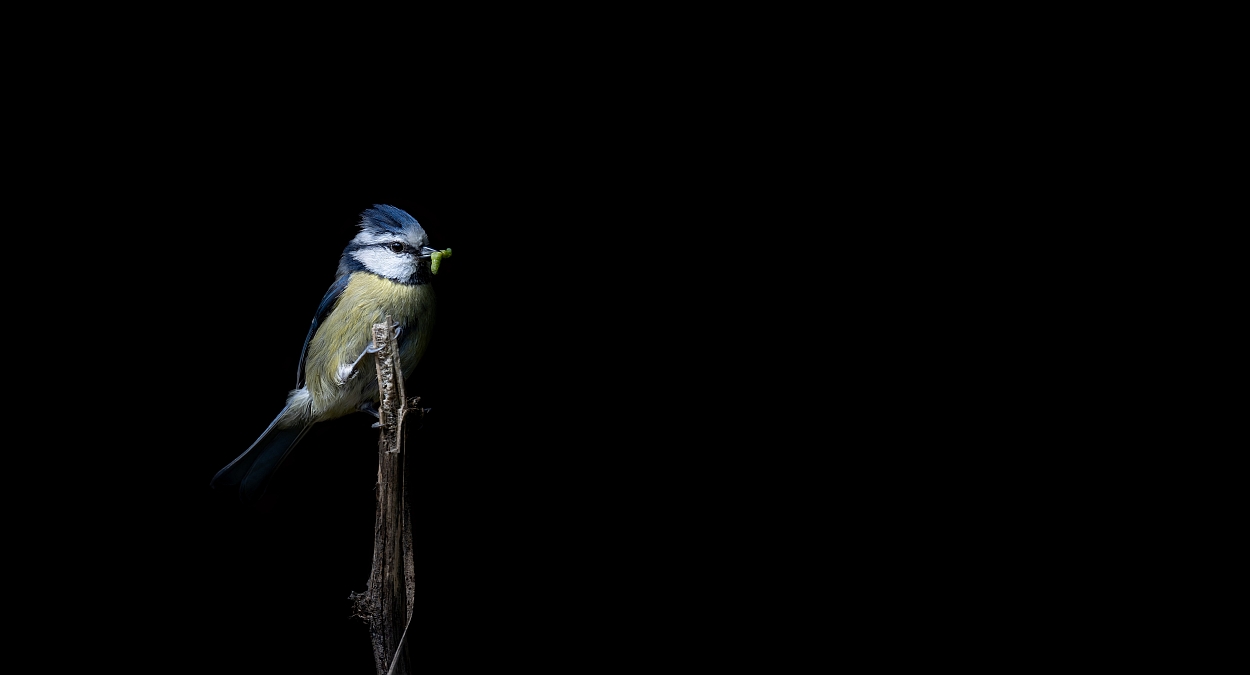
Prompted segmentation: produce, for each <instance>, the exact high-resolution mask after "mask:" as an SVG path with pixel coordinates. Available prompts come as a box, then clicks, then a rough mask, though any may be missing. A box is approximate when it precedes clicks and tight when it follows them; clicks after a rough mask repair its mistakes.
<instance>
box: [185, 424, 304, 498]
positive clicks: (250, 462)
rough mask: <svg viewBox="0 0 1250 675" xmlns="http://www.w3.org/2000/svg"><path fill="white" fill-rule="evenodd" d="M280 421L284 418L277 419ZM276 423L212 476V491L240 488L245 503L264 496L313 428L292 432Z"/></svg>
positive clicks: (270, 425)
mask: <svg viewBox="0 0 1250 675" xmlns="http://www.w3.org/2000/svg"><path fill="white" fill-rule="evenodd" d="M278 417H279V418H281V415H279V416H278ZM277 423H278V420H277V419H275V420H274V421H273V422H271V423H270V424H269V428H267V429H265V431H264V433H262V434H261V435H260V438H258V439H256V442H255V443H252V445H251V447H249V448H248V449H247V450H244V451H243V454H241V455H239V456H238V457H235V458H234V461H232V462H230V463H229V464H227V465H226V466H225V467H223V468H222V470H221V471H218V472H217V475H216V476H213V480H212V481H211V482H210V483H209V484H210V485H211V486H212V487H215V488H217V487H225V486H229V485H238V486H239V497H240V498H242V499H243V500H244V501H249V502H250V501H255V500H257V499H260V497H261V495H263V494H265V488H267V487H268V486H269V481H270V480H271V479H272V478H273V475H274V473H275V472H276V471H277V470H278V467H279V466H281V465H282V462H283V460H285V459H286V457H287V455H289V454H290V453H291V449H292V448H294V447H295V445H296V444H297V443H299V442H300V439H302V438H303V437H304V434H306V433H308V430H309V429H310V428H312V424H306V425H303V426H299V427H292V428H289V429H279V428H278V427H277Z"/></svg>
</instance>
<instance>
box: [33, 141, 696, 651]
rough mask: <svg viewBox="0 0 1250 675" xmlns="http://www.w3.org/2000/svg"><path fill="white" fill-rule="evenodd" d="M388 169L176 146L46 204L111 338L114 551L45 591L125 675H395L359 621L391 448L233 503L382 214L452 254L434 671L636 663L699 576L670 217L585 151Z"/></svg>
mask: <svg viewBox="0 0 1250 675" xmlns="http://www.w3.org/2000/svg"><path fill="white" fill-rule="evenodd" d="M376 151H377V152H378V153H379V155H378V157H380V158H382V159H386V160H387V161H384V162H383V161H379V162H377V163H372V164H371V163H370V161H369V158H368V157H365V158H361V159H356V158H354V157H352V156H342V157H339V156H331V154H332V153H329V152H328V151H326V154H325V155H324V156H323V155H322V154H320V152H317V153H308V154H304V153H299V152H294V153H292V152H291V151H290V149H289V148H286V149H283V150H281V151H278V150H273V151H267V150H266V149H264V148H260V149H258V148H256V147H254V146H252V145H247V144H234V143H229V142H224V143H223V144H221V145H216V144H213V143H205V144H196V145H194V146H189V147H188V146H178V147H173V148H170V149H169V150H168V151H166V150H162V149H155V150H154V149H151V148H150V147H149V148H147V149H145V150H144V152H143V153H142V154H141V159H142V167H143V168H141V169H136V168H134V167H135V165H134V164H130V165H125V166H123V165H121V164H115V163H112V162H111V161H109V160H112V159H116V158H117V157H119V156H121V154H124V153H122V152H121V151H120V149H118V148H110V149H109V151H108V152H104V153H88V156H94V157H95V160H92V161H88V162H87V163H86V164H84V165H81V166H80V167H79V168H78V169H77V170H75V171H69V172H65V171H58V172H55V173H52V174H49V176H50V177H51V176H54V177H55V178H54V179H53V178H49V181H37V182H41V183H43V187H45V188H46V187H49V185H48V183H49V182H51V183H55V184H54V185H52V187H55V188H68V187H71V186H72V188H73V189H69V190H64V191H60V192H58V193H57V194H56V196H55V197H53V198H51V199H50V200H46V201H45V202H44V203H45V204H47V205H48V208H47V210H46V211H44V212H43V213H41V214H40V215H39V217H42V218H43V219H44V222H45V223H53V222H60V223H61V225H60V226H59V227H60V229H59V230H58V227H55V226H47V225H45V226H44V231H45V232H58V231H59V232H61V233H63V234H61V235H59V236H66V237H70V239H69V240H67V241H59V240H58V239H59V236H58V235H55V234H54V235H52V236H49V237H47V238H46V239H47V245H48V246H50V247H51V250H54V251H58V252H63V251H62V246H63V245H72V246H78V247H79V248H78V249H75V252H76V254H78V255H81V256H82V257H83V259H84V260H85V261H87V263H88V264H87V265H84V267H83V268H82V269H85V270H88V272H85V273H83V274H82V277H83V278H82V279H80V285H79V286H78V287H79V288H80V289H81V291H82V294H83V296H84V297H85V298H86V299H87V301H86V302H85V303H83V304H81V305H78V306H73V307H70V308H67V310H66V311H65V316H66V318H68V319H69V321H70V323H71V324H72V325H79V324H80V323H81V322H87V321H89V322H90V325H92V326H93V327H94V328H93V333H94V334H93V335H91V345H92V347H93V356H94V357H95V358H94V359H93V360H91V361H89V362H85V363H82V364H76V369H75V370H74V378H75V380H74V381H75V382H77V383H78V384H79V386H80V387H81V390H82V391H83V392H84V401H85V405H84V409H83V412H82V415H81V416H80V418H78V419H76V420H74V421H72V422H68V423H67V424H66V427H67V428H66V429H65V430H64V434H63V435H62V438H63V440H64V441H65V443H66V447H71V448H73V449H72V451H71V452H69V453H66V455H65V456H64V457H63V459H64V461H65V462H67V463H72V464H71V466H72V467H73V475H74V476H75V477H77V478H80V479H81V488H80V489H79V490H77V492H76V498H75V499H76V501H75V502H74V503H75V504H76V506H78V507H79V508H75V510H74V512H75V531H76V532H80V533H81V534H82V541H84V542H86V545H85V546H78V545H77V544H75V545H74V546H71V547H70V548H71V550H73V551H75V552H76V553H75V557H73V558H72V559H71V560H68V561H66V560H58V562H55V563H48V568H45V569H44V571H43V573H44V574H47V573H48V572H47V569H52V568H55V569H56V570H58V572H57V573H56V574H55V576H56V577H57V578H58V579H61V580H63V582H64V583H66V584H71V585H73V584H76V586H75V588H76V589H77V590H76V591H74V592H75V594H81V595H82V596H83V597H85V598H87V599H88V600H87V601H86V602H85V603H84V607H85V608H86V609H85V625H84V629H85V631H86V634H87V636H88V639H89V641H90V643H91V644H93V645H98V646H97V647H94V648H93V649H95V650H96V653H97V654H98V656H99V658H100V659H101V660H103V661H105V662H128V660H129V659H131V658H132V657H133V656H134V655H135V654H137V653H142V654H145V657H144V658H145V659H152V660H153V663H170V662H173V661H172V660H177V659H188V660H190V661H191V662H193V664H194V665H195V666H196V667H197V668H199V669H200V670H201V671H203V672H232V673H239V674H242V673H252V672H283V673H286V672H290V673H357V672H359V673H370V672H372V668H373V661H372V648H371V644H370V641H369V633H368V627H367V625H366V624H365V623H364V622H363V621H360V620H359V619H355V618H352V617H351V603H350V601H349V599H348V596H349V594H351V593H353V592H362V591H364V590H365V585H366V581H367V579H368V575H369V571H370V564H371V560H372V543H373V525H374V509H375V502H374V492H373V490H374V485H375V482H376V470H377V432H376V430H374V429H371V428H370V425H371V424H372V423H373V421H374V419H373V418H372V417H369V416H367V415H364V414H358V415H352V416H348V417H346V418H341V419H338V420H334V421H330V422H326V423H322V424H319V425H317V426H316V427H314V428H313V430H312V431H311V432H310V433H309V434H308V435H307V436H306V437H305V439H304V440H303V441H302V442H301V443H300V445H299V446H297V448H296V450H295V451H294V452H293V453H292V455H291V456H290V457H289V458H288V460H287V462H286V463H285V464H284V465H283V467H282V469H281V471H280V472H279V473H278V475H277V477H276V479H275V481H274V483H273V484H272V485H271V487H270V489H269V493H268V494H267V495H266V497H265V498H264V499H263V500H261V502H260V503H258V504H243V503H241V502H240V501H239V500H238V498H237V495H236V494H235V493H234V492H232V491H222V490H214V489H212V488H210V487H209V481H210V479H211V478H212V477H213V475H214V474H215V473H216V472H217V471H218V470H219V469H220V468H221V467H223V466H224V465H225V464H227V463H228V462H229V461H231V460H232V459H233V458H234V457H235V456H237V455H238V454H239V453H240V452H242V451H243V450H244V449H246V448H247V447H248V446H249V445H250V444H251V443H252V441H254V440H255V438H256V437H257V436H258V435H259V434H260V432H261V431H262V430H263V429H264V428H265V427H266V426H267V425H268V424H269V422H270V421H271V420H272V419H273V417H274V416H275V415H276V414H277V412H278V411H279V410H280V409H281V407H282V405H283V402H284V401H285V397H286V395H287V392H288V391H289V390H290V389H291V388H292V387H293V385H294V382H295V371H296V365H297V360H298V357H299V353H300V347H301V345H302V342H303V340H304V337H305V335H306V333H307V330H308V327H309V322H310V321H311V318H312V314H313V312H314V310H315V309H316V307H317V304H318V303H319V301H320V299H321V297H322V295H323V294H324V293H325V291H326V289H327V288H328V287H329V285H330V283H331V282H332V281H333V278H334V272H335V268H336V266H337V263H338V259H339V256H340V254H341V252H342V249H343V247H344V246H345V245H346V243H347V242H348V240H350V239H351V238H352V237H353V236H354V235H355V233H356V232H357V231H358V228H357V227H356V225H357V223H358V221H359V217H360V213H361V211H363V210H364V209H366V208H368V207H370V206H372V205H373V204H379V203H382V204H390V205H393V206H396V207H399V208H402V209H404V210H406V211H408V212H409V213H410V214H411V215H413V216H414V217H415V218H416V219H417V220H418V221H419V222H420V223H421V224H422V225H423V227H424V228H425V229H426V231H427V232H428V234H429V236H430V241H431V244H432V245H433V246H434V247H436V248H440V249H443V248H451V249H453V251H454V255H453V256H452V257H451V258H449V259H447V260H445V261H444V262H443V266H442V268H441V269H440V273H439V274H438V275H437V276H436V277H435V279H434V284H435V291H436V294H437V298H438V319H437V323H436V327H435V332H434V337H433V340H432V342H431V345H430V348H429V351H428V352H427V353H426V355H425V357H424V359H423V361H422V362H421V363H420V364H419V365H418V366H417V367H416V368H415V370H414V369H409V379H408V381H407V391H408V393H409V395H417V396H421V397H422V402H423V404H424V405H425V406H428V407H429V408H431V411H430V413H429V414H428V415H427V416H426V417H425V420H424V423H423V426H422V427H421V428H420V429H419V430H416V431H415V432H413V433H412V434H411V435H410V439H409V450H410V455H409V461H410V462H411V463H412V465H411V469H410V470H411V473H412V476H413V481H414V489H413V491H412V496H413V500H414V501H413V518H414V523H415V529H416V537H417V542H416V556H417V559H418V576H419V583H420V584H421V590H420V591H419V592H418V594H417V611H418V614H419V622H418V626H417V628H416V629H415V630H416V634H415V635H414V638H415V640H416V647H417V652H418V653H419V654H421V655H422V656H421V657H420V658H421V659H423V660H424V662H425V663H426V664H436V663H437V664H447V663H453V664H458V665H460V666H465V667H472V666H473V665H475V664H477V665H481V666H498V665H501V664H506V663H516V662H518V661H516V659H518V658H529V657H526V655H527V654H528V655H530V657H532V658H536V659H539V660H541V661H543V662H550V661H551V660H552V659H561V658H571V657H570V656H569V655H571V654H574V653H583V652H585V650H587V649H592V648H593V645H595V644H598V643H600V642H601V641H603V642H604V643H610V645H609V646H605V647H604V648H603V650H606V652H609V653H610V652H613V651H614V650H619V649H621V647H620V640H621V639H622V636H624V639H625V640H626V641H629V640H632V639H634V638H633V637H630V636H633V635H635V634H636V631H637V630H639V628H638V627H635V628H632V629H628V630H626V629H625V628H624V627H623V624H622V622H625V624H629V623H630V622H632V621H633V619H631V618H629V617H630V616H631V613H632V611H633V610H631V609H629V608H631V607H633V608H636V607H638V606H639V605H640V604H642V605H645V604H646V603H648V602H649V601H648V600H647V598H649V597H653V595H652V594H654V593H656V592H657V590H656V586H655V583H654V582H655V581H656V578H657V575H660V576H661V577H663V578H665V579H672V578H673V576H674V575H677V576H680V575H681V572H680V563H679V561H678V560H677V559H676V557H675V553H674V551H675V550H676V547H678V546H689V545H690V541H691V540H692V539H691V537H692V536H694V537H697V533H698V532H699V531H700V528H699V527H698V526H697V525H695V521H697V520H698V519H699V517H700V516H699V515H698V514H696V515H693V516H692V515H690V514H687V513H681V512H678V511H676V510H674V509H673V508H671V507H672V499H673V498H672V497H671V494H672V493H671V492H670V491H671V490H673V489H674V488H678V489H680V487H685V488H686V489H689V488H690V487H691V485H690V484H689V483H687V484H685V485H684V486H681V482H682V481H683V480H688V478H689V471H690V470H691V468H692V466H693V465H694V463H697V462H695V461H693V460H691V459H680V460H679V459H676V457H678V456H679V455H675V454H674V452H673V451H674V449H675V448H677V447H683V446H676V445H674V444H675V443H682V442H685V441H688V440H689V438H690V436H689V434H690V432H689V428H690V427H689V424H688V422H689V420H690V415H689V411H686V412H684V413H681V415H680V419H677V418H675V417H672V416H670V415H671V414H670V413H665V412H663V411H665V410H671V408H672V405H671V404H672V402H673V401H678V402H680V401H682V400H684V399H685V398H686V397H687V396H688V394H687V392H686V391H685V390H684V389H683V388H682V386H681V385H675V384H672V383H673V382H676V381H677V380H676V378H674V377H673V376H674V375H675V374H676V373H674V372H673V371H671V370H669V369H668V368H669V367H668V366H667V365H665V364H660V363H659V362H657V361H656V360H655V358H653V354H654V351H655V350H654V348H653V347H649V346H648V345H655V344H657V343H663V342H666V341H667V344H668V345H669V346H675V347H681V346H682V343H681V341H680V339H679V332H678V331H677V329H676V328H675V327H674V325H673V324H671V323H670V324H665V323H664V322H663V321H661V320H660V319H659V318H658V317H659V316H660V315H661V312H659V311H656V309H655V307H654V306H651V307H650V308H648V305H649V303H650V298H651V297H652V295H651V294H652V290H653V286H652V282H648V281H647V277H648V276H650V275H654V274H656V273H657V272H658V271H660V270H662V269H663V268H664V267H665V266H666V265H667V264H668V262H666V260H665V257H666V255H667V256H671V255H674V251H672V250H671V249H670V250H669V251H668V252H667V253H665V252H663V251H660V250H657V248H656V246H655V242H656V240H655V239H654V238H655V237H656V236H657V231H656V230H655V229H654V228H655V226H656V222H657V221H656V220H655V216H656V213H657V211H658V209H659V207H658V206H657V202H656V201H655V200H641V199H640V198H639V195H638V194H637V192H638V191H639V190H642V189H643V186H642V185H641V184H640V182H639V181H638V180H626V181H624V182H621V181H620V180H619V179H612V178H605V176H604V175H603V174H602V173H600V171H601V168H602V162H601V161H598V160H595V159H594V157H593V156H592V155H593V154H594V152H593V151H587V153H586V154H583V153H582V152H581V151H579V150H576V149H570V148H569V147H567V146H566V147H564V148H563V149H562V150H561V151H559V152H555V151H553V150H552V149H551V148H549V147H545V146H543V145H542V144H541V143H537V144H524V145H522V146H519V147H509V146H503V145H495V146H492V147H491V149H490V152H489V153H486V152H482V151H481V150H480V149H477V150H475V149H473V148H460V147H458V146H456V144H451V147H447V146H443V147H441V148H440V149H439V150H438V151H434V150H432V149H429V148H424V149H423V148H422V147H419V146H408V147H403V148H402V149H401V148H379V149H377V150H376ZM397 160H402V161H397ZM84 172H85V173H84ZM616 175H617V176H618V177H619V175H620V174H619V173H618V174H616ZM84 176H88V177H93V178H95V180H84V178H83V177H84ZM104 176H107V180H105V179H104V178H103V177H104ZM652 187H654V188H657V189H658V191H659V192H660V193H663V189H662V186H659V185H656V186H652ZM648 217H651V220H650V221H648ZM66 224H72V227H69V228H67V227H66ZM84 233H85V234H84ZM658 234H661V235H662V234H663V233H662V232H660V233H658ZM667 241H669V242H671V241H672V238H669V239H668V240H667ZM84 366H85V367H84ZM660 376H666V377H667V378H668V382H669V383H670V384H667V385H663V386H659V387H658V390H657V378H658V377H660ZM70 438H73V439H74V442H73V443H70V442H69V439H70ZM684 447H686V448H687V451H688V452H689V451H694V452H705V451H701V450H694V449H693V448H690V447H689V446H684ZM79 523H80V524H79ZM687 525H690V526H691V527H689V528H688V529H687ZM691 532H694V533H695V534H694V535H692V534H691ZM79 552H80V553H79ZM79 555H81V557H78V556H79ZM71 580H72V581H71ZM666 583H667V582H666ZM665 602H666V603H668V604H667V605H666V606H668V607H670V608H672V607H673V606H674V603H677V606H680V602H681V601H680V599H675V598H673V597H671V596H667V597H666V600H665ZM622 631H624V633H622ZM653 637H655V636H653ZM657 639H658V638H657ZM665 639H667V638H665ZM603 650H601V653H602V651H603ZM531 660H532V659H531Z"/></svg>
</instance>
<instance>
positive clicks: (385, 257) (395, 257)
mask: <svg viewBox="0 0 1250 675" xmlns="http://www.w3.org/2000/svg"><path fill="white" fill-rule="evenodd" d="M351 255H352V257H353V258H355V259H356V260H358V261H360V264H362V265H364V266H365V269H367V270H369V271H370V272H373V273H374V274H377V275H379V276H383V277H386V278H388V279H407V278H408V277H411V276H412V275H413V273H415V272H416V271H417V265H416V263H415V262H414V261H413V259H412V256H410V255H406V254H395V253H391V252H390V251H388V250H386V249H382V248H362V249H360V250H359V251H352V254H351Z"/></svg>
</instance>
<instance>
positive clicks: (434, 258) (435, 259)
mask: <svg viewBox="0 0 1250 675" xmlns="http://www.w3.org/2000/svg"><path fill="white" fill-rule="evenodd" d="M450 257H451V249H449V248H448V249H443V250H442V251H435V252H433V253H431V254H430V273H431V274H438V264H439V262H441V261H442V260H443V258H450Z"/></svg>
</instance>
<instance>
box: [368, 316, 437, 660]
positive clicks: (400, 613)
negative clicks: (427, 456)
mask: <svg viewBox="0 0 1250 675" xmlns="http://www.w3.org/2000/svg"><path fill="white" fill-rule="evenodd" d="M373 344H374V345H375V346H377V347H378V351H377V353H375V354H374V362H375V364H376V365H377V370H378V390H379V395H380V398H381V401H380V403H379V405H378V427H379V429H380V431H381V434H380V435H379V438H378V486H377V510H376V522H375V524H374V530H373V567H372V569H371V570H370V574H369V586H368V591H367V592H366V593H364V594H354V595H353V596H352V597H353V599H354V600H355V603H356V614H357V615H358V616H361V618H367V620H368V621H369V632H370V635H371V637H372V640H373V661H374V666H375V667H376V669H377V672H378V675H390V674H393V675H411V673H412V672H413V670H412V661H411V659H409V657H408V654H409V647H408V645H409V640H407V639H406V636H407V629H408V627H409V625H410V622H411V619H412V605H413V597H414V593H415V590H416V589H415V588H414V586H415V562H414V560H413V555H412V519H411V516H410V514H409V506H408V492H407V490H406V482H405V480H404V470H405V467H404V455H405V454H407V453H405V452H401V450H402V449H403V446H404V434H403V430H404V424H403V423H404V418H405V417H406V416H407V413H408V412H409V408H408V403H407V401H406V400H405V398H404V379H403V371H402V370H401V368H400V364H399V350H398V348H397V345H396V342H395V333H394V330H393V329H392V321H391V317H390V315H389V314H388V315H387V316H386V320H385V322H384V323H379V324H374V326H373ZM413 405H414V406H415V405H416V400H414V402H413ZM416 410H418V411H420V410H421V409H420V408H416Z"/></svg>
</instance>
